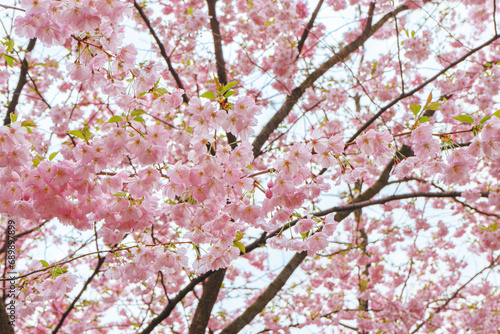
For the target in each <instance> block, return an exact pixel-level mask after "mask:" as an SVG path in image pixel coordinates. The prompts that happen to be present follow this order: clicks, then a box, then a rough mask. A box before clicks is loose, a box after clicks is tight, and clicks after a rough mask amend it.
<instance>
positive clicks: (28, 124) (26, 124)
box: [21, 121, 36, 127]
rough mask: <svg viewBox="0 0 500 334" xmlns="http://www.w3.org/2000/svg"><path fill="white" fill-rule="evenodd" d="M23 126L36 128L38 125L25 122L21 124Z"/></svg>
mask: <svg viewBox="0 0 500 334" xmlns="http://www.w3.org/2000/svg"><path fill="white" fill-rule="evenodd" d="M21 126H34V127H36V124H35V123H33V122H32V121H24V122H22V123H21Z"/></svg>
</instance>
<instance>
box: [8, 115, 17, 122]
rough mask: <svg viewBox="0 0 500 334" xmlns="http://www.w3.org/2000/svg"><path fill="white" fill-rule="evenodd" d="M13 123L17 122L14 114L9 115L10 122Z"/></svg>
mask: <svg viewBox="0 0 500 334" xmlns="http://www.w3.org/2000/svg"><path fill="white" fill-rule="evenodd" d="M15 121H17V115H16V114H10V122H11V123H14V122H15Z"/></svg>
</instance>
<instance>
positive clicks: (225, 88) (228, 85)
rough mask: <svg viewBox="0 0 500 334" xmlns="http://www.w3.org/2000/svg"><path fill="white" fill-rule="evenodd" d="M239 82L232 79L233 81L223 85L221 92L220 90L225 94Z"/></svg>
mask: <svg viewBox="0 0 500 334" xmlns="http://www.w3.org/2000/svg"><path fill="white" fill-rule="evenodd" d="M237 83H238V81H232V82H230V83H228V84H227V85H225V86H224V87H222V89H221V92H220V93H221V95H222V94H224V93H225V92H227V91H228V90H230V89H231V88H232V87H233V86H234V85H236V84H237Z"/></svg>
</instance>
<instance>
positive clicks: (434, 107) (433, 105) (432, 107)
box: [425, 103, 441, 110]
mask: <svg viewBox="0 0 500 334" xmlns="http://www.w3.org/2000/svg"><path fill="white" fill-rule="evenodd" d="M440 105H441V104H440V103H431V104H428V105H427V106H426V107H425V109H429V110H439V106H440Z"/></svg>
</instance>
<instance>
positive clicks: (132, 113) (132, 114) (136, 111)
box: [130, 109, 146, 117]
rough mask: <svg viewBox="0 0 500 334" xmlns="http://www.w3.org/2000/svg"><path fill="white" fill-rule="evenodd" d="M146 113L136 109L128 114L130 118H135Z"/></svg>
mask: <svg viewBox="0 0 500 334" xmlns="http://www.w3.org/2000/svg"><path fill="white" fill-rule="evenodd" d="M145 113H146V112H145V111H144V110H142V109H136V110H134V111H132V112H131V113H130V117H135V116H139V115H142V114H145Z"/></svg>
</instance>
